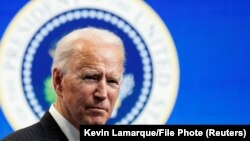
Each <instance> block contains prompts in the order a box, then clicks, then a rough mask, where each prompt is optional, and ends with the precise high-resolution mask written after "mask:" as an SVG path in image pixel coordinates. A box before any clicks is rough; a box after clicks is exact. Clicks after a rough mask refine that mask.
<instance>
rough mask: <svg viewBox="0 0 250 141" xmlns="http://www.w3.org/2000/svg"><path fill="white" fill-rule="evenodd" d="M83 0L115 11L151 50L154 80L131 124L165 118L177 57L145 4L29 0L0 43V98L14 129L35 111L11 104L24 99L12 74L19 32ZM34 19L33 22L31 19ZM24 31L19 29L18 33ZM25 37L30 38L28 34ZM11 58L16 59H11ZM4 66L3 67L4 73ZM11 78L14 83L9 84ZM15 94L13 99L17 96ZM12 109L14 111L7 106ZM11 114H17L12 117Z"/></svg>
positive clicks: (17, 57) (17, 59) (174, 92)
mask: <svg viewBox="0 0 250 141" xmlns="http://www.w3.org/2000/svg"><path fill="white" fill-rule="evenodd" d="M76 3H77V4H76ZM83 5H84V6H85V7H86V8H91V7H93V8H99V9H103V10H106V11H110V12H111V13H116V14H117V15H119V16H120V17H122V18H123V19H125V20H126V21H127V22H129V23H130V24H131V25H132V26H133V27H134V28H135V29H137V31H138V32H139V34H140V35H142V38H143V39H144V40H145V44H146V45H147V47H148V49H149V52H150V54H152V60H153V61H152V64H153V66H154V68H153V69H154V70H155V71H154V74H153V77H154V80H155V82H154V84H153V86H152V92H151V94H150V99H149V102H148V103H147V104H146V106H145V108H144V109H143V113H142V114H141V115H140V117H139V118H137V119H136V121H135V122H134V123H133V124H164V123H166V121H167V119H168V117H169V115H170V113H171V111H172V109H173V106H174V103H175V100H176V97H177V92H178V86H179V63H178V57H177V52H176V48H175V45H174V42H173V40H172V37H171V35H170V33H169V31H168V29H167V28H166V26H165V25H164V23H163V22H162V21H161V19H160V17H159V16H158V15H157V14H156V13H155V12H154V10H153V9H151V8H150V6H148V5H147V4H145V2H143V1H138V0H131V1H123V0H117V1H113V0H101V1H95V0H90V1H88V0H86V1H80V0H65V1H58V0H51V1H49V2H48V1H44V0H41V1H30V2H29V3H28V4H27V5H26V6H25V7H24V8H22V10H21V11H20V12H19V13H18V14H17V16H16V17H15V18H14V20H13V21H12V22H11V24H10V26H9V28H8V29H7V31H6V32H5V34H4V36H3V40H2V44H1V48H0V49H1V52H0V53H1V54H0V57H1V58H0V63H1V64H0V66H1V70H0V75H1V78H3V80H4V81H3V80H2V81H1V84H2V85H1V89H0V91H1V92H0V96H1V100H2V101H1V104H2V106H3V111H4V113H5V115H6V116H7V118H8V120H9V121H10V124H11V126H12V127H13V128H14V129H19V128H22V127H23V126H24V125H30V124H32V123H33V122H34V121H37V120H38V119H37V118H36V117H35V116H32V112H31V109H23V108H22V107H21V106H20V105H15V106H13V103H15V102H16V103H21V104H22V106H28V105H27V102H26V101H25V100H24V99H23V98H22V97H20V96H22V93H20V92H22V88H21V87H20V86H21V82H20V80H19V79H18V78H20V77H19V75H18V74H16V73H15V72H14V71H16V72H21V67H20V64H22V63H20V60H22V58H23V54H24V53H23V52H24V51H23V50H20V49H22V48H17V45H19V46H20V44H21V47H22V46H26V45H27V42H25V41H21V40H20V39H19V38H21V39H23V38H26V37H27V36H28V34H30V35H34V33H35V32H36V31H35V30H36V29H38V28H37V27H39V26H41V24H43V22H42V21H48V20H49V19H50V18H51V17H53V16H55V15H58V14H59V13H62V12H63V11H65V10H72V9H74V8H83ZM53 6H56V8H54V9H53ZM128 9H129V10H128ZM145 11H147V12H145ZM34 15H35V16H34ZM41 15H42V16H41ZM36 22H37V23H38V24H34V23H36ZM27 23H29V24H28V25H30V23H33V24H32V25H34V27H33V28H30V27H29V26H28V27H27V25H26V24H27ZM25 29H27V30H25ZM24 32H25V34H21V33H24ZM156 33H157V34H156ZM12 35H15V37H13V36H12ZM27 39H29V40H30V38H27ZM11 42H12V43H11ZM6 56H9V57H13V58H12V59H10V60H7V58H4V57H6ZM18 62H19V63H18ZM16 63H17V64H19V65H15V64H16ZM5 71H9V72H8V73H7V74H6V72H5ZM13 82H15V84H16V85H13ZM8 85H13V88H12V89H11V88H10V87H8ZM4 87H5V88H6V89H4ZM10 91H13V93H15V92H16V93H17V94H18V95H17V96H14V95H11V94H9V92H10ZM19 98H20V99H19ZM16 99H19V101H17V100H16ZM9 103H12V104H9ZM161 107H165V108H166V109H162V108H161ZM13 109H15V110H16V111H15V112H13ZM159 110H164V111H163V113H164V114H162V112H159ZM24 113H25V114H24ZM16 115H21V116H18V117H17V116H16ZM20 121H22V122H20Z"/></svg>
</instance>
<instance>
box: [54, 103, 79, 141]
mask: <svg viewBox="0 0 250 141" xmlns="http://www.w3.org/2000/svg"><path fill="white" fill-rule="evenodd" d="M49 112H50V114H51V115H52V117H53V118H54V119H55V121H56V123H57V124H58V125H59V127H60V128H61V130H62V131H63V133H64V134H65V136H66V137H67V138H68V140H69V141H80V132H79V130H78V129H76V128H75V127H74V126H73V125H72V124H71V123H70V122H69V121H68V120H66V119H65V118H64V117H63V116H62V115H61V114H60V113H59V112H58V111H57V109H56V108H55V107H54V106H53V105H51V106H50V109H49Z"/></svg>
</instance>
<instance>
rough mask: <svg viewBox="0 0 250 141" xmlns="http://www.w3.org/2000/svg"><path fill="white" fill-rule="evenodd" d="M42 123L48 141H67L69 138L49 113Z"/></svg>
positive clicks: (42, 119)
mask: <svg viewBox="0 0 250 141" xmlns="http://www.w3.org/2000/svg"><path fill="white" fill-rule="evenodd" d="M40 123H41V125H42V128H43V130H44V133H45V136H46V140H47V141H67V140H68V139H67V137H66V136H65V135H64V133H63V132H62V130H61V129H60V127H59V126H58V124H57V123H56V121H55V120H54V118H53V117H52V115H51V114H50V113H49V112H48V111H47V112H46V113H45V114H44V116H43V117H42V118H41V120H40Z"/></svg>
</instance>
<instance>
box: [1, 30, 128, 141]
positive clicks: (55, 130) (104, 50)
mask: <svg viewBox="0 0 250 141" xmlns="http://www.w3.org/2000/svg"><path fill="white" fill-rule="evenodd" d="M53 59H54V60H53V64H52V69H51V70H52V76H53V77H52V78H53V87H54V90H55V92H56V94H57V96H56V101H55V103H54V104H53V105H51V107H50V109H49V111H47V112H46V113H45V114H44V116H43V117H42V118H41V120H40V122H38V123H36V124H34V125H32V126H29V127H27V128H24V129H21V130H18V131H16V132H14V133H13V134H11V135H9V136H7V137H6V138H5V139H3V140H4V141H10V140H20V141H43V140H46V141H56V140H58V141H64V140H69V141H76V140H79V138H80V133H79V128H80V125H102V124H105V123H106V121H107V120H108V118H109V117H110V116H111V113H112V111H113V108H114V105H115V101H116V99H117V97H118V94H119V89H120V85H121V82H122V77H123V69H124V68H123V64H124V62H125V53H124V47H123V43H122V41H121V39H120V38H119V37H117V36H116V35H115V34H113V33H111V32H109V31H107V30H103V29H97V28H93V27H88V28H83V29H78V30H75V31H73V32H71V33H69V34H68V35H66V36H65V37H63V38H62V39H61V40H60V41H59V43H58V44H57V47H56V50H55V54H54V58H53Z"/></svg>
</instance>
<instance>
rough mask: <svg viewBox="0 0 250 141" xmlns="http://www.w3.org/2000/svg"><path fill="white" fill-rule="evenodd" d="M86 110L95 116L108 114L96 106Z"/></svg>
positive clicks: (105, 110)
mask: <svg viewBox="0 0 250 141" xmlns="http://www.w3.org/2000/svg"><path fill="white" fill-rule="evenodd" d="M87 110H89V111H91V113H96V114H102V113H107V112H108V110H107V109H105V108H102V107H97V106H92V107H87Z"/></svg>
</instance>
